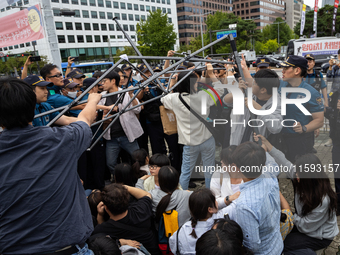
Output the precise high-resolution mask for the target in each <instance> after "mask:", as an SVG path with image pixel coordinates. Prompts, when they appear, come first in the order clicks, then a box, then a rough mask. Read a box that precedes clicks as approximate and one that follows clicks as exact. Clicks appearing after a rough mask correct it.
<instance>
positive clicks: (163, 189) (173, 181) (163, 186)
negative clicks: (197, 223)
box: [150, 166, 192, 226]
mask: <svg viewBox="0 0 340 255" xmlns="http://www.w3.org/2000/svg"><path fill="white" fill-rule="evenodd" d="M158 180H159V186H160V189H153V190H151V191H150V194H151V197H152V210H153V212H154V213H155V216H156V224H158V223H159V220H160V219H161V217H162V215H163V213H164V212H166V211H169V210H172V209H175V210H176V211H177V212H178V226H182V225H183V224H184V223H185V222H187V221H188V220H189V219H190V212H189V203H188V201H189V197H190V195H191V194H192V191H189V192H188V191H187V190H185V191H184V190H180V189H178V182H179V174H178V172H177V170H176V169H175V168H173V167H172V166H163V167H161V169H160V170H159V172H158Z"/></svg>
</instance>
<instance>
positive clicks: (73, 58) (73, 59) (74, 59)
mask: <svg viewBox="0 0 340 255" xmlns="http://www.w3.org/2000/svg"><path fill="white" fill-rule="evenodd" d="M71 59H72V61H73V62H78V61H79V57H71Z"/></svg>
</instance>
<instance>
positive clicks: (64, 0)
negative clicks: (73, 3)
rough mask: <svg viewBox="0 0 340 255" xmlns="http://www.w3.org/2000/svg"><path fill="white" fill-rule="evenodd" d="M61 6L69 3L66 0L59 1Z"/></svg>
mask: <svg viewBox="0 0 340 255" xmlns="http://www.w3.org/2000/svg"><path fill="white" fill-rule="evenodd" d="M61 2H62V3H63V4H69V3H70V2H69V1H68V0H61Z"/></svg>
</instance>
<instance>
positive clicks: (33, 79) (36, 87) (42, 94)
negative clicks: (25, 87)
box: [24, 75, 76, 127]
mask: <svg viewBox="0 0 340 255" xmlns="http://www.w3.org/2000/svg"><path fill="white" fill-rule="evenodd" d="M24 81H25V82H27V83H28V84H29V85H31V86H32V88H33V91H34V92H35V95H36V97H37V104H36V107H35V111H34V114H35V115H37V114H40V113H43V112H47V111H50V110H53V108H52V106H51V105H50V104H49V103H46V100H47V95H48V90H47V87H50V86H53V83H52V82H47V81H44V79H43V78H42V77H41V76H38V75H29V76H27V77H26V78H25V79H24ZM58 114H59V112H53V113H50V114H46V115H44V116H41V117H38V118H35V119H34V120H33V123H32V125H33V127H38V126H46V125H47V124H48V123H49V122H50V121H51V120H53V119H54V118H55V117H56V116H57V115H58ZM75 120H76V118H74V117H68V116H64V115H63V116H61V117H60V118H59V119H58V120H57V121H56V122H55V124H56V125H58V126H65V125H68V124H70V123H72V122H74V121H75Z"/></svg>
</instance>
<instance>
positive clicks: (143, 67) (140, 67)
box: [137, 64, 149, 73]
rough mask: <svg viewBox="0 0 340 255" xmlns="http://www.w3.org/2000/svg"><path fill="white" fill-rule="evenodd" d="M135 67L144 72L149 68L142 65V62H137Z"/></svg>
mask: <svg viewBox="0 0 340 255" xmlns="http://www.w3.org/2000/svg"><path fill="white" fill-rule="evenodd" d="M137 69H138V70H139V71H140V72H141V73H145V72H146V71H148V70H149V69H148V68H147V67H146V65H144V64H138V66H137Z"/></svg>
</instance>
